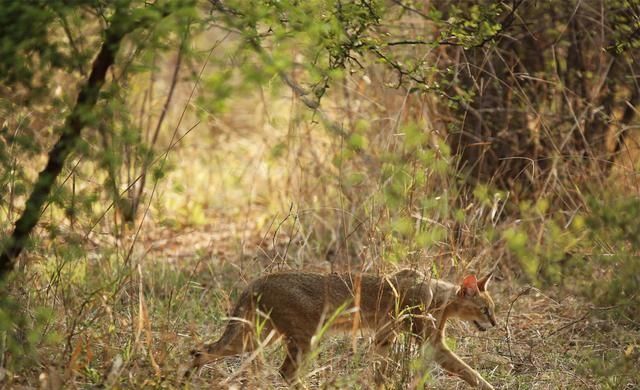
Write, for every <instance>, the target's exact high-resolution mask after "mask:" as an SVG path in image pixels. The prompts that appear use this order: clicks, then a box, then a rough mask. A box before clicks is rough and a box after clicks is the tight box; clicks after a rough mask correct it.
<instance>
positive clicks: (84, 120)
mask: <svg viewBox="0 0 640 390" xmlns="http://www.w3.org/2000/svg"><path fill="white" fill-rule="evenodd" d="M126 16H127V15H123V14H122V13H121V12H119V10H118V11H116V13H115V14H114V16H113V19H112V23H111V24H110V26H109V28H107V30H106V33H105V40H104V43H103V44H102V47H101V48H100V52H99V53H98V56H97V57H96V59H95V60H94V61H93V65H92V69H91V74H90V75H89V79H88V80H87V82H86V84H85V85H84V86H83V87H82V88H81V89H80V93H79V94H78V99H77V101H76V104H75V106H74V108H73V110H72V111H71V113H70V114H69V116H68V117H67V118H66V120H65V123H64V125H63V127H62V130H61V133H62V135H61V136H60V139H59V140H58V141H57V142H56V144H55V145H54V146H53V149H51V151H50V152H49V160H48V162H47V165H46V167H45V168H44V169H43V170H42V172H40V174H39V175H38V178H37V180H36V182H35V184H34V186H33V191H32V192H31V195H30V196H29V198H28V199H27V202H26V205H25V208H24V211H23V212H22V215H21V216H20V218H18V220H17V221H16V223H15V228H14V230H13V233H12V235H11V237H10V238H9V240H8V242H7V243H6V245H5V246H4V248H3V251H2V253H1V254H0V280H3V279H4V278H5V277H6V276H7V274H8V273H9V272H10V271H11V270H12V269H13V266H14V262H15V259H16V258H17V257H18V255H20V253H21V252H22V250H23V249H24V247H25V245H26V243H27V241H28V239H29V235H30V234H31V231H32V230H33V228H34V227H35V226H36V224H37V223H38V221H39V219H40V215H41V213H42V208H43V206H44V204H45V201H46V200H47V198H48V197H49V194H50V193H51V189H52V187H53V185H54V183H55V181H56V178H57V177H58V175H59V174H60V172H61V171H62V167H63V166H64V163H65V160H66V159H67V157H68V156H69V154H70V153H71V152H72V151H73V150H74V148H75V145H76V143H77V141H78V139H79V138H80V133H81V131H82V129H83V128H84V127H86V126H87V125H88V124H89V121H90V120H89V119H88V115H87V114H88V113H89V112H90V111H91V110H93V108H94V107H95V105H96V102H97V101H98V95H99V93H100V89H101V88H102V85H103V84H104V82H105V77H106V74H107V70H108V69H109V67H110V66H112V65H113V63H114V61H115V56H116V53H117V52H118V49H119V47H120V43H121V41H122V39H123V37H124V36H125V35H126V34H127V33H128V32H129V31H130V29H128V28H123V27H124V26H125V24H126V23H125V20H124V19H123V18H126ZM121 19H123V20H121Z"/></svg>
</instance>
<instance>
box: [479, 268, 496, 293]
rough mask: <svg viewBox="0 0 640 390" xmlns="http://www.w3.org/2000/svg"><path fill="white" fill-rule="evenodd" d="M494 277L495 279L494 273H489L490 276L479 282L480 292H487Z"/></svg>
mask: <svg viewBox="0 0 640 390" xmlns="http://www.w3.org/2000/svg"><path fill="white" fill-rule="evenodd" d="M492 277H493V271H491V272H489V274H488V275H487V276H485V277H484V278H482V279H480V280H478V290H480V291H487V288H488V287H489V282H491V278H492Z"/></svg>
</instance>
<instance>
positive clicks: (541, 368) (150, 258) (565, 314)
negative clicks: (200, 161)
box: [0, 221, 640, 389]
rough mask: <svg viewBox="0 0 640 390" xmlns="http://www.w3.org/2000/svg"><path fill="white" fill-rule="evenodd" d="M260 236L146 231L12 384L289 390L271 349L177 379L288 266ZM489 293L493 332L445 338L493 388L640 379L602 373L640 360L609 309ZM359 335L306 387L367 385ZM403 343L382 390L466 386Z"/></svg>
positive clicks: (312, 366)
mask: <svg viewBox="0 0 640 390" xmlns="http://www.w3.org/2000/svg"><path fill="white" fill-rule="evenodd" d="M258 230H259V229H258ZM256 231H257V230H256V229H255V227H254V226H250V224H247V223H244V224H242V223H240V224H238V225H234V224H233V223H231V221H224V222H221V223H220V224H219V225H217V226H208V227H207V226H204V227H199V228H180V229H177V228H167V227H153V228H148V229H147V228H145V229H144V230H143V231H142V232H141V234H140V236H139V237H138V243H137V244H136V245H137V248H141V249H138V250H136V251H134V254H133V256H132V261H131V264H130V265H129V267H130V273H129V276H128V277H127V278H126V279H127V281H126V282H123V283H122V285H121V286H122V287H121V288H118V289H115V290H112V295H111V296H108V295H107V294H106V293H103V295H102V298H101V299H99V300H98V302H99V303H97V304H96V303H87V304H86V305H85V306H86V307H81V305H79V304H77V303H76V304H75V305H73V307H74V308H75V309H74V310H76V311H75V312H73V311H68V310H65V309H64V308H63V306H64V304H59V305H58V306H54V310H55V311H56V312H60V314H61V315H60V316H57V317H56V318H63V320H61V321H59V322H57V323H56V324H55V325H53V326H52V327H51V328H54V329H57V330H58V332H59V333H60V334H65V335H66V336H65V337H64V340H61V341H60V343H59V344H58V345H51V346H49V347H47V348H46V349H44V350H43V351H41V352H40V357H39V364H38V365H37V366H34V367H33V368H32V369H28V370H25V371H24V372H22V373H16V376H15V377H14V379H15V380H14V381H13V382H9V386H10V387H12V388H18V387H19V386H18V385H20V386H26V387H23V388H32V387H31V386H37V385H38V382H40V383H41V384H43V385H47V386H49V387H46V388H49V389H54V388H58V387H57V385H56V383H58V384H60V383H64V385H63V386H61V387H72V388H91V387H94V386H96V385H100V386H104V387H107V388H110V387H117V388H185V387H186V388H237V389H239V388H246V389H254V388H255V389H264V388H286V384H285V383H284V382H283V381H282V380H281V379H280V377H279V376H278V373H277V369H278V366H279V364H280V362H281V360H282V357H283V350H282V348H281V347H278V346H272V347H268V348H266V349H264V350H261V351H259V353H257V354H255V355H253V356H251V357H250V358H249V359H248V358H247V357H246V356H245V357H244V358H242V359H241V358H229V359H225V360H223V361H219V362H217V363H215V364H210V365H207V366H205V367H203V368H201V369H200V370H199V371H198V372H196V373H195V374H194V375H192V377H191V378H190V379H189V380H188V381H186V382H182V379H181V374H182V372H183V370H184V369H185V367H186V365H188V363H189V361H190V357H189V351H190V350H191V349H193V348H195V347H197V346H198V345H199V344H201V343H202V342H206V341H210V340H212V339H215V338H216V337H218V336H219V335H220V334H221V331H222V329H223V327H224V321H225V317H226V316H227V315H228V311H229V309H230V307H231V306H232V304H233V302H234V300H235V298H236V297H237V295H238V293H239V292H240V291H241V290H242V288H243V287H244V286H245V285H246V283H247V282H248V281H249V280H251V279H253V278H255V277H257V276H260V275H262V274H264V273H265V272H268V271H269V270H271V271H273V270H276V269H278V268H285V267H286V266H285V265H284V263H283V261H282V259H285V258H289V257H290V256H289V255H287V256H283V253H282V251H287V250H288V251H290V253H292V254H294V253H295V248H294V247H295V244H291V245H289V244H284V245H281V246H278V245H276V246H274V245H273V244H274V242H275V241H276V240H275V239H274V237H273V236H269V237H265V235H264V234H256ZM122 247H126V246H124V245H123V246H122ZM89 257H90V256H89ZM325 263H326V261H325ZM92 267H99V268H95V269H94V270H93V271H91V270H88V271H91V272H94V275H97V277H98V278H100V275H101V273H102V272H105V270H104V265H99V264H94V265H93V266H92ZM397 267H400V268H401V267H402V264H399V265H397ZM304 268H305V269H309V268H311V269H314V270H321V269H323V266H322V265H320V266H318V265H317V264H316V265H315V267H314V266H312V265H306V266H304ZM425 268H428V267H425ZM388 271H392V269H389V270H388ZM452 281H453V280H452ZM491 294H492V296H493V297H494V300H495V302H496V311H497V313H496V314H497V317H498V318H499V323H498V326H497V327H496V328H494V329H491V330H489V331H487V332H478V331H477V330H476V329H475V327H473V326H470V325H468V324H466V323H462V322H460V321H456V320H454V321H452V324H451V326H450V331H449V337H450V339H449V340H448V342H449V344H450V345H451V346H452V347H453V349H454V350H455V351H456V352H457V353H459V354H460V356H461V357H462V358H463V359H464V360H465V361H467V362H469V364H470V365H471V366H472V367H475V368H477V369H478V370H479V371H480V372H481V373H482V374H483V376H484V377H485V378H486V379H487V380H488V381H489V382H490V383H492V384H493V385H494V386H495V387H496V388H504V389H507V388H508V389H575V388H587V389H590V388H593V389H596V388H617V389H623V388H633V387H634V386H635V385H637V384H638V383H637V382H634V381H637V377H624V376H621V375H613V374H610V373H609V372H607V371H606V367H608V366H612V365H613V363H614V362H616V361H620V362H622V363H621V364H625V362H631V363H633V361H637V359H638V355H639V351H638V349H639V346H638V340H639V336H640V335H639V334H638V332H637V331H634V330H633V329H632V328H627V327H625V326H622V325H620V323H619V322H617V321H614V320H613V319H607V316H603V315H601V314H603V312H604V311H606V310H607V309H608V308H598V307H594V306H593V305H590V304H589V303H587V302H585V301H584V300H581V299H580V298H578V297H574V296H570V295H567V294H565V293H563V290H562V289H561V288H560V287H554V288H549V289H545V290H544V291H542V290H540V289H538V288H535V287H532V286H529V285H524V284H522V283H520V282H518V281H517V280H515V279H513V278H512V276H511V275H501V274H500V273H499V274H498V275H496V278H495V282H494V283H492V286H491ZM62 295H64V294H62ZM78 295H80V294H78ZM78 299H80V298H78ZM85 301H87V300H86V299H85ZM83 308H84V311H83ZM63 313H64V315H62V314H63ZM636 329H637V328H636ZM70 330H72V331H71V332H70ZM69 334H71V336H69ZM356 338H357V340H355V342H354V339H353V335H334V334H329V335H326V336H324V339H323V341H322V342H321V343H320V344H319V346H318V348H317V350H316V351H314V355H315V358H314V359H311V360H310V361H309V362H308V363H307V367H306V368H305V369H304V370H303V371H302V378H301V387H302V388H310V389H311V388H335V389H342V388H362V389H368V388H372V387H373V372H372V365H371V362H372V361H373V360H372V359H373V352H372V348H371V341H370V338H369V336H368V335H366V334H358V335H357V337H356ZM409 342H410V341H409V340H408V339H407V340H402V339H400V340H398V341H397V343H396V346H395V347H394V349H393V354H394V355H393V357H392V358H393V360H394V361H396V362H398V363H399V365H398V369H397V370H396V371H395V372H393V373H391V374H390V375H389V378H388V381H387V388H390V389H408V388H415V387H416V382H415V381H416V378H418V379H419V378H422V377H424V378H427V382H426V383H427V384H426V387H427V388H433V389H458V388H466V384H464V382H462V381H461V380H459V379H457V378H455V377H451V376H448V375H446V374H445V373H444V372H443V371H442V370H440V369H438V368H436V367H435V365H434V364H432V363H431V362H430V360H429V358H428V352H425V351H422V350H421V349H420V348H419V347H416V346H411V345H407V343H409ZM63 347H64V348H63ZM616 364H617V363H616ZM425 374H426V375H425ZM0 383H2V382H1V381H0ZM16 386H18V387H16ZM43 388H45V387H43Z"/></svg>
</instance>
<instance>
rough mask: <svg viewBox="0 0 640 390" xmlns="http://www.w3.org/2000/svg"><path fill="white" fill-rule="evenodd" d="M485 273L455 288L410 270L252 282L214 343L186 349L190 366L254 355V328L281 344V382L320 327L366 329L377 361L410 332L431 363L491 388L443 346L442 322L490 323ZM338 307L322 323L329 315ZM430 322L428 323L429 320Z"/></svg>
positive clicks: (277, 276) (292, 373)
mask: <svg viewBox="0 0 640 390" xmlns="http://www.w3.org/2000/svg"><path fill="white" fill-rule="evenodd" d="M490 280H491V274H489V275H487V276H486V277H484V278H482V279H480V280H478V279H477V278H476V277H475V276H473V275H472V276H467V277H466V278H464V280H463V282H462V284H461V285H454V284H452V283H449V282H446V281H443V280H439V279H431V278H428V277H426V276H425V275H424V274H422V273H420V272H417V271H414V270H402V271H399V272H397V273H395V274H392V275H390V276H386V277H385V276H378V275H372V274H365V273H361V274H357V273H344V274H320V273H311V272H282V273H274V274H270V275H266V276H263V277H260V278H258V279H255V280H254V281H252V282H251V283H250V284H249V285H248V286H247V288H246V289H245V290H244V291H243V292H242V294H241V295H240V298H239V299H238V302H237V303H236V305H235V307H234V309H233V311H232V315H231V317H230V320H229V322H228V323H227V325H226V328H225V330H224V332H223V334H222V336H221V337H220V339H219V340H217V341H215V342H213V343H210V344H206V345H204V346H203V347H202V348H201V349H198V350H194V351H192V352H191V353H192V355H193V357H194V359H193V363H192V368H197V367H200V366H202V365H203V364H207V363H209V362H212V361H214V360H216V359H218V358H221V357H224V356H230V355H238V354H241V353H245V352H250V351H252V350H254V348H255V347H256V345H257V342H256V341H257V340H256V334H257V332H256V330H255V327H254V324H255V323H256V320H257V319H260V318H262V319H263V324H264V328H263V329H262V332H261V334H263V335H265V334H268V333H269V332H270V331H271V330H275V331H276V332H277V333H279V334H280V335H281V336H282V340H283V341H284V343H285V345H286V351H287V353H286V357H285V359H284V362H283V363H282V365H281V367H280V373H281V374H282V376H283V377H284V378H285V379H286V380H287V381H292V380H294V379H295V377H296V373H297V370H298V367H299V366H300V364H301V362H302V361H303V359H304V358H305V356H306V355H307V354H308V352H309V350H310V348H311V340H312V337H313V336H314V334H316V332H317V331H318V329H320V328H321V327H322V326H324V325H325V324H326V325H328V326H329V327H330V328H332V329H348V330H353V329H360V328H363V329H370V330H372V331H373V332H374V334H375V337H374V340H375V341H374V342H375V348H376V351H377V354H379V355H381V356H384V355H385V354H386V352H387V350H388V349H389V347H390V345H391V344H392V342H393V340H394V339H395V337H396V335H397V334H398V332H401V331H404V332H410V333H411V334H413V335H415V336H416V337H418V338H419V339H421V341H422V342H428V343H429V344H430V345H431V347H432V349H433V359H434V360H435V361H436V362H437V363H438V364H440V366H441V367H442V368H444V369H445V370H446V371H447V372H449V373H451V374H453V375H457V376H459V377H461V378H462V379H464V380H465V381H466V382H467V383H468V384H469V385H471V386H474V387H477V388H481V389H493V386H491V384H489V383H488V382H487V381H486V380H485V379H484V378H483V377H482V376H481V375H480V374H479V373H478V372H477V371H476V370H474V369H473V368H471V367H470V366H469V365H468V364H466V363H465V362H464V361H462V359H460V358H459V357H458V356H457V355H456V354H455V353H453V352H452V351H451V350H450V349H449V348H448V347H447V346H446V345H445V343H444V340H445V327H446V323H447V320H448V319H449V318H459V319H462V320H466V321H470V322H472V323H473V324H474V325H475V326H476V327H477V328H478V329H479V330H481V331H484V330H486V328H488V327H492V326H495V325H496V318H495V313H494V306H495V305H494V303H493V300H492V299H491V296H490V295H489V293H488V291H487V287H488V285H489V282H490ZM340 309H343V313H347V314H346V315H339V316H337V317H336V318H333V319H332V321H330V322H327V319H328V317H331V314H332V313H335V312H336V311H339V310H340ZM434 318H435V321H434Z"/></svg>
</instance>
